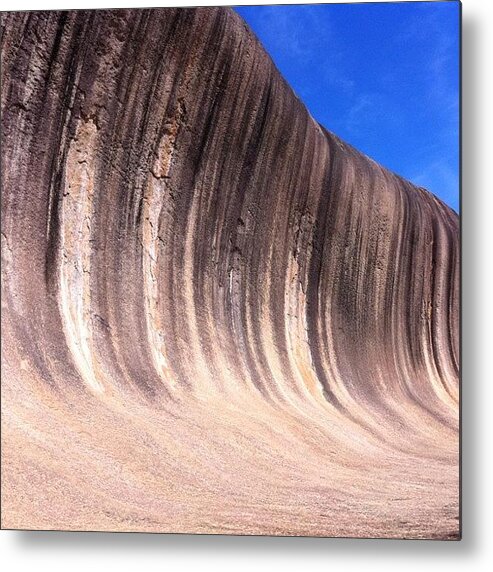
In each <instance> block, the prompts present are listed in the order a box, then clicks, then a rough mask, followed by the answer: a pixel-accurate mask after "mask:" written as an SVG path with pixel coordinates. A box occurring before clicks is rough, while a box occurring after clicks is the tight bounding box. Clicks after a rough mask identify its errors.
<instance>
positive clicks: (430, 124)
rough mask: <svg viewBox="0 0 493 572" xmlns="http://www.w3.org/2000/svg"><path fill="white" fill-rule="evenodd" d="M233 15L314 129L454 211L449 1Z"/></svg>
mask: <svg viewBox="0 0 493 572" xmlns="http://www.w3.org/2000/svg"><path fill="white" fill-rule="evenodd" d="M235 10H236V11H237V12H238V13H239V14H240V15H241V16H242V17H243V18H244V19H245V20H246V21H247V23H248V24H249V25H250V27H251V28H252V30H253V31H254V32H255V34H256V35H257V36H258V38H259V39H260V41H261V42H262V44H263V45H264V47H265V48H266V50H267V52H268V53H269V54H270V56H271V57H272V59H273V60H274V62H275V64H276V65H277V67H278V69H279V71H280V72H281V73H282V75H283V76H284V77H285V78H286V80H287V81H288V82H289V84H290V85H291V87H292V88H293V89H294V91H295V92H296V94H297V95H298V96H299V97H300V99H302V100H303V101H304V103H305V104H306V106H307V108H308V109H309V111H310V113H311V114H312V115H313V117H314V118H315V119H316V120H317V121H319V122H320V123H321V124H322V125H324V126H325V127H326V128H327V129H329V130H330V131H333V132H334V133H336V134H337V135H339V136H340V137H342V138H343V139H344V140H345V141H347V142H348V143H351V144H352V145H354V146H355V147H356V148H358V149H359V150H360V151H362V152H363V153H365V154H367V155H369V156H370V157H372V158H373V159H375V160H376V161H378V162H379V163H380V164H382V165H384V166H385V167H387V168H389V169H391V170H392V171H394V172H395V173H398V174H399V175H402V176H403V177H405V178H406V179H408V180H410V181H412V182H413V183H415V184H417V185H419V186H423V187H425V188H427V189H428V190H430V191H431V192H432V193H434V194H435V195H437V196H438V197H440V198H441V199H442V200H443V201H444V202H446V203H447V204H448V205H450V206H451V207H452V208H453V209H454V210H456V211H457V212H458V210H459V3H458V2H454V1H451V2H401V3H398V2H397V3H368V4H325V5H305V6H303V5H293V6H242V7H236V8H235Z"/></svg>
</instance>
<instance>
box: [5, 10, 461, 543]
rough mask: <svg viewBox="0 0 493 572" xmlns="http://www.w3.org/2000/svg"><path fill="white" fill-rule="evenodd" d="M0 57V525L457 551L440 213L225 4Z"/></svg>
mask: <svg viewBox="0 0 493 572" xmlns="http://www.w3.org/2000/svg"><path fill="white" fill-rule="evenodd" d="M1 50H2V78H1V79H2V85H1V89H2V95H1V105H2V108H1V109H2V165H1V173H2V189H3V193H2V260H3V264H2V341H3V343H2V461H3V462H2V501H3V502H2V526H3V527H9V528H30V529H45V528H47V529H69V530H128V531H130V530H131V531H158V532H206V533H241V534H273V535H312V536H326V535H330V536H371V537H408V538H457V537H458V535H459V520H458V512H459V510H458V496H459V494H458V493H459V478H458V477H459V464H458V409H459V408H458V391H459V385H458V379H459V378H458V363H459V353H458V351H459V350H458V343H459V342H458V319H459V318H458V316H459V226H458V217H457V215H456V213H454V212H453V211H452V210H451V209H449V208H448V207H447V206H445V205H444V204H443V203H442V202H440V200H438V199H437V198H436V197H434V196H433V195H432V194H430V193H429V192H427V191H426V190H424V189H421V188H416V187H415V186H413V185H412V184H410V183H409V182H407V181H405V180H403V179H402V178H400V177H398V176H396V175H395V174H393V173H391V172H389V171H387V170H385V169H384V168H382V167H380V166H379V165H378V164H376V163H375V162H374V161H372V160H371V159H369V158H368V157H366V156H364V155H362V154H361V153H359V152H358V151H356V150H355V149H354V148H352V147H351V146H349V145H347V144H346V143H344V142H343V141H341V140H340V139H338V138H337V137H336V136H335V135H333V134H332V133H330V132H328V131H327V130H326V129H324V128H323V127H321V126H320V125H318V124H317V123H316V121H314V120H313V118H312V117H311V116H310V114H309V113H308V111H307V110H306V109H305V107H304V105H303V104H302V102H301V101H300V100H299V99H298V98H297V97H296V95H295V94H294V93H293V91H292V89H291V88H290V87H289V85H287V83H286V82H285V80H284V79H283V78H282V77H281V75H280V74H279V72H278V71H277V69H276V68H275V66H274V64H273V62H272V61H271V59H270V58H269V56H268V55H267V54H266V52H265V51H264V49H263V48H262V46H261V45H260V43H259V42H258V40H257V39H256V38H255V36H254V35H253V34H252V32H251V31H250V30H249V28H248V27H247V26H246V24H245V23H244V22H243V21H242V20H241V18H240V17H239V16H238V15H236V14H235V13H234V12H233V11H232V10H230V9H224V8H218V9H216V8H201V9H156V10H117V11H69V12H25V13H8V14H2V40H1Z"/></svg>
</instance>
